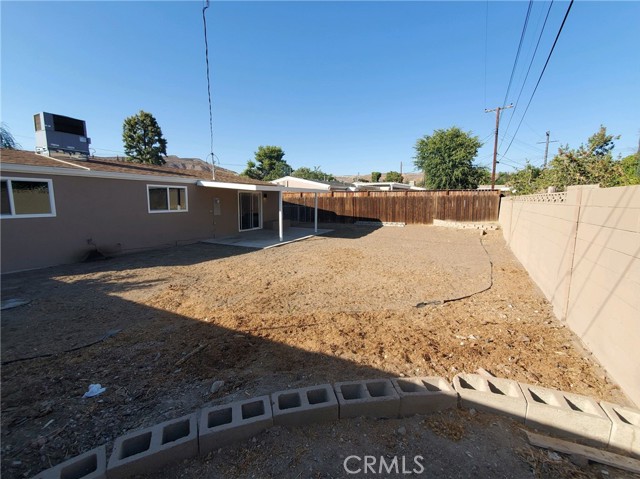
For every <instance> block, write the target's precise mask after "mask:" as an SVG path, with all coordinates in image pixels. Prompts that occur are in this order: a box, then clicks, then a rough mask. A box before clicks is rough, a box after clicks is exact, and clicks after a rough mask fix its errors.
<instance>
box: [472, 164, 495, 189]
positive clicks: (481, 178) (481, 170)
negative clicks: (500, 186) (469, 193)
mask: <svg viewBox="0 0 640 479" xmlns="http://www.w3.org/2000/svg"><path fill="white" fill-rule="evenodd" d="M474 173H475V175H476V178H475V181H474V182H477V183H478V185H489V184H491V172H490V171H489V168H487V167H486V166H477V167H475V172H474ZM496 183H497V181H496ZM476 188H477V187H476Z"/></svg>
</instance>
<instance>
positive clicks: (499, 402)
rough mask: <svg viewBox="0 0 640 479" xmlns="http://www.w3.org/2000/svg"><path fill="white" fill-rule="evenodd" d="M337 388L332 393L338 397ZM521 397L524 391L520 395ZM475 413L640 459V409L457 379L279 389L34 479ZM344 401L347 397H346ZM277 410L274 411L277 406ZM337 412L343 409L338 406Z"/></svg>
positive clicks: (79, 477) (113, 472) (97, 476)
mask: <svg viewBox="0 0 640 479" xmlns="http://www.w3.org/2000/svg"><path fill="white" fill-rule="evenodd" d="M334 391H335V393H334ZM523 392H524V394H523ZM458 397H460V400H461V401H460V402H461V405H462V406H463V407H467V408H472V407H473V408H478V409H482V410H485V411H488V412H491V413H493V414H498V415H502V416H508V417H512V418H515V419H516V420H519V421H521V422H525V423H526V424H527V425H529V426H530V427H533V428H537V429H542V430H545V431H549V432H552V433H554V434H556V435H564V436H567V435H569V437H575V438H577V439H578V440H579V441H580V442H590V443H592V444H598V445H602V446H607V445H608V446H609V447H610V448H612V449H613V450H615V451H618V452H622V453H623V454H627V455H631V456H635V457H640V441H639V439H638V438H640V411H639V410H636V409H633V408H629V407H623V406H619V405H616V404H610V403H606V402H602V403H600V405H598V403H596V402H595V401H594V400H593V399H591V398H588V397H585V396H578V395H576V394H572V393H567V392H563V391H555V390H551V389H545V388H542V387H540V386H533V385H529V384H520V383H517V382H515V381H511V380H508V379H501V378H495V377H487V376H480V375H477V374H464V373H461V374H458V375H457V376H455V377H454V379H453V388H452V387H451V385H450V384H449V383H448V382H447V380H446V379H444V378H442V377H415V378H396V379H392V380H388V379H372V380H365V381H348V382H341V383H336V384H334V385H333V387H332V386H331V385H329V384H322V385H319V386H311V387H306V388H299V389H292V390H287V391H279V392H276V393H273V394H271V395H270V396H260V397H256V398H251V399H246V400H241V401H236V402H233V403H229V404H224V405H221V406H215V407H210V408H206V409H203V410H201V411H198V412H194V413H192V414H190V415H187V416H183V417H181V418H178V419H173V420H170V421H166V422H163V423H160V424H157V425H155V426H152V427H149V428H145V429H140V430H137V431H130V432H128V433H126V434H125V435H123V436H121V437H119V438H118V439H116V441H115V443H114V446H113V451H112V453H111V457H110V459H109V462H108V464H107V463H106V448H105V446H100V447H98V448H96V449H92V450H90V451H88V452H86V453H84V454H81V455H79V456H77V457H74V458H72V459H69V460H67V461H65V462H63V463H61V464H59V465H57V466H54V467H52V468H51V469H47V470H46V471H43V472H41V473H39V474H38V475H37V476H35V478H37V479H102V478H108V479H115V478H118V479H124V478H127V477H130V476H132V475H136V474H143V473H147V472H150V471H153V470H154V469H158V468H160V467H162V466H163V465H168V464H170V463H175V462H178V461H180V460H183V459H187V458H190V457H194V456H195V455H196V454H198V453H199V454H207V453H208V452H210V451H212V450H214V449H216V448H218V447H223V446H229V445H231V444H233V443H234V442H237V441H240V440H246V439H248V438H250V437H253V436H255V435H257V434H259V433H260V432H262V431H263V430H265V429H267V428H269V427H271V426H272V425H274V424H284V425H300V426H302V425H305V424H311V423H314V422H318V421H332V420H338V419H341V418H346V417H358V416H369V417H402V416H406V415H410V414H428V413H432V412H435V411H439V410H441V409H445V408H450V407H454V406H456V404H457V400H458ZM341 399H342V400H341ZM272 406H273V408H272ZM336 407H337V408H338V410H339V412H338V410H337V409H336Z"/></svg>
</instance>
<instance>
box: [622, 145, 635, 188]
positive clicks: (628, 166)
mask: <svg viewBox="0 0 640 479" xmlns="http://www.w3.org/2000/svg"><path fill="white" fill-rule="evenodd" d="M620 166H621V168H622V184H623V185H640V154H638V153H636V154H635V155H629V156H625V157H624V158H622V159H621V160H620Z"/></svg>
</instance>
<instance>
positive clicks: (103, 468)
mask: <svg viewBox="0 0 640 479" xmlns="http://www.w3.org/2000/svg"><path fill="white" fill-rule="evenodd" d="M106 477H107V451H106V448H105V447H104V446H100V447H97V448H95V449H92V450H91V451H88V452H85V453H84V454H80V455H79V456H76V457H74V458H71V459H69V460H68V461H65V462H63V463H61V464H58V465H57V466H55V467H52V468H51V469H47V470H46V471H42V472H41V473H40V474H38V475H37V476H35V477H34V479H106Z"/></svg>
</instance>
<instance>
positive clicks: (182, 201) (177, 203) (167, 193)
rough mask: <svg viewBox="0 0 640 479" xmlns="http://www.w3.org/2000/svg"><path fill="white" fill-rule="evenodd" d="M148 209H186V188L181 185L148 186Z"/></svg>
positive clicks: (166, 210)
mask: <svg viewBox="0 0 640 479" xmlns="http://www.w3.org/2000/svg"><path fill="white" fill-rule="evenodd" d="M148 191H149V211H152V212H162V211H164V212H168V211H187V189H186V188H183V187H176V188H172V187H169V186H149V187H148Z"/></svg>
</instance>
